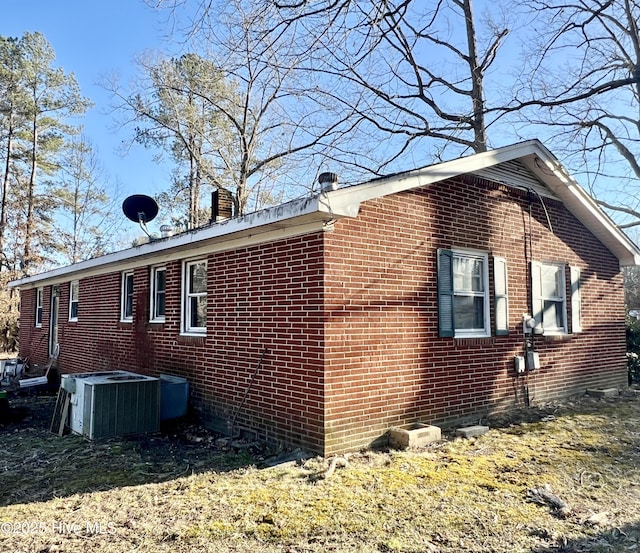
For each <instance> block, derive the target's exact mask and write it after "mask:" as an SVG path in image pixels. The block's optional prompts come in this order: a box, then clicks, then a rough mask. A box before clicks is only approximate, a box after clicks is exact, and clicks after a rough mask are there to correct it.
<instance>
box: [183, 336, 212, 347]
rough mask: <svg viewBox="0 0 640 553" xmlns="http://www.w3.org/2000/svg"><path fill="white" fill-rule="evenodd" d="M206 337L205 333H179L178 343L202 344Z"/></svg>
mask: <svg viewBox="0 0 640 553" xmlns="http://www.w3.org/2000/svg"><path fill="white" fill-rule="evenodd" d="M206 338H207V335H206V334H179V335H178V343H179V344H191V345H197V346H203V345H204V344H205V340H206Z"/></svg>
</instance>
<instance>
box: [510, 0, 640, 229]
mask: <svg viewBox="0 0 640 553" xmlns="http://www.w3.org/2000/svg"><path fill="white" fill-rule="evenodd" d="M526 7H527V9H528V10H529V16H530V18H531V19H532V25H531V28H533V29H537V33H536V34H535V36H534V37H531V36H529V37H527V38H528V45H527V46H528V50H525V51H526V52H528V53H527V55H526V56H525V57H524V58H523V61H522V67H523V70H522V77H521V79H520V82H519V88H518V90H517V91H516V94H515V100H514V101H513V103H512V104H511V109H513V110H514V111H517V112H518V113H519V114H520V117H521V121H523V124H524V125H526V129H527V130H526V132H527V133H530V132H531V124H534V125H536V128H537V130H538V131H539V132H541V133H543V134H545V135H547V136H548V139H547V141H548V142H549V144H550V145H551V146H552V148H553V150H554V151H555V152H556V153H557V154H558V155H559V156H560V157H562V159H563V161H564V162H565V164H567V165H568V166H569V167H570V168H571V169H572V171H573V172H574V173H576V174H580V175H581V178H583V179H585V180H586V181H587V182H588V184H589V186H590V188H591V191H592V193H593V194H594V195H595V196H596V197H601V198H602V199H601V200H600V204H601V205H602V206H603V207H605V208H607V209H610V210H612V212H613V214H614V215H615V216H616V219H617V220H618V221H619V222H620V223H621V225H620V226H621V227H623V228H631V227H634V226H637V225H640V194H639V192H640V191H639V190H638V187H637V185H636V184H635V183H637V181H638V179H640V163H639V162H638V159H639V156H640V34H639V32H638V21H639V20H640V3H639V2H637V1H634V0H606V1H600V0H598V1H589V2H587V1H586V0H579V1H576V2H566V1H564V0H561V1H556V0H548V1H547V0H532V1H530V2H527V4H526ZM605 195H606V196H607V198H610V199H608V200H607V201H605V200H604V197H605Z"/></svg>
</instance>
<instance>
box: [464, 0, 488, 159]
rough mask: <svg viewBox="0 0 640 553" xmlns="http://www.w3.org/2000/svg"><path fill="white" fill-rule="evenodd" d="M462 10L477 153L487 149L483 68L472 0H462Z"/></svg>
mask: <svg viewBox="0 0 640 553" xmlns="http://www.w3.org/2000/svg"><path fill="white" fill-rule="evenodd" d="M462 10H463V12H464V20H465V25H466V28H467V46H468V48H469V60H468V62H469V69H470V71H471V102H472V105H473V116H472V121H471V127H472V128H473V149H474V151H475V153H479V152H486V151H487V132H486V127H485V121H484V90H483V83H482V80H483V78H484V75H483V71H484V70H483V68H482V66H481V65H480V62H479V60H478V49H477V41H476V27H475V22H474V19H473V7H472V5H471V0H462Z"/></svg>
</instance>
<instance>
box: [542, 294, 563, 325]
mask: <svg viewBox="0 0 640 553" xmlns="http://www.w3.org/2000/svg"><path fill="white" fill-rule="evenodd" d="M562 312H563V310H562V302H557V301H549V300H545V301H544V310H543V312H542V325H543V326H544V327H545V328H564V321H563V320H562Z"/></svg>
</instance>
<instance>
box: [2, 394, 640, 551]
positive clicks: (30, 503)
mask: <svg viewBox="0 0 640 553" xmlns="http://www.w3.org/2000/svg"><path fill="white" fill-rule="evenodd" d="M36 401H41V402H43V403H46V401H47V399H46V398H44V399H43V398H41V399H39V400H36ZM551 413H553V414H551ZM512 415H513V414H512ZM522 420H529V421H534V422H518V421H522ZM44 422H45V421H44V417H43V419H42V420H38V418H37V417H36V418H35V419H34V420H32V421H30V423H29V425H27V424H26V423H23V424H22V425H20V426H18V427H17V431H16V430H15V429H13V430H12V428H11V427H8V428H5V429H4V430H2V429H0V436H1V437H2V445H1V446H0V448H2V453H1V454H2V456H1V457H0V479H1V481H0V493H1V494H2V495H1V496H0V505H2V507H0V523H4V524H2V526H1V527H0V529H1V531H0V551H7V552H9V551H10V552H15V553H18V552H22V551H25V552H27V551H28V552H42V553H44V552H54V551H65V552H71V553H75V552H82V553H93V552H112V551H113V552H118V553H121V552H129V551H139V552H170V551H171V552H192V551H202V552H205V551H206V552H217V551H237V552H246V551H251V552H252V553H268V552H291V553H293V552H320V551H335V552H347V551H349V552H354V551H361V552H381V551H382V552H389V551H397V552H407V553H408V552H424V551H427V552H428V551H433V552H436V551H440V552H473V551H476V552H490V551H494V552H519V551H522V552H540V553H543V552H552V551H557V552H560V551H563V552H578V551H584V552H587V551H588V552H628V551H638V550H640V524H639V522H638V518H639V516H640V515H638V509H639V508H640V474H639V472H640V468H639V467H638V466H637V465H638V460H639V458H640V457H639V453H640V398H639V397H637V396H635V395H632V394H627V395H625V396H624V397H623V398H620V399H616V400H593V399H590V400H586V399H585V400H581V401H577V402H571V403H569V402H567V403H565V404H563V405H559V406H554V407H548V408H547V409H545V410H544V411H539V410H532V411H529V412H520V413H516V414H515V417H514V416H511V417H509V418H507V417H501V418H500V419H495V420H493V421H491V422H492V423H493V425H494V426H497V427H495V428H493V429H492V430H491V431H490V432H489V433H488V434H486V435H485V436H483V437H481V438H478V439H475V440H447V441H444V442H441V443H439V444H436V445H434V446H432V447H428V448H425V449H423V450H419V451H407V452H394V451H390V452H374V451H364V452H360V453H358V454H354V455H351V456H350V457H349V462H348V465H347V466H346V467H344V468H338V469H337V470H336V472H335V473H334V474H333V475H332V476H331V477H330V478H326V479H324V478H322V475H323V474H324V472H325V470H326V468H327V466H328V460H324V459H320V458H312V459H309V460H307V461H306V462H304V463H300V464H295V463H290V464H286V465H280V466H276V467H274V468H267V469H261V468H259V466H260V459H259V458H258V457H255V456H250V455H248V454H246V453H244V454H241V453H234V452H230V451H222V450H220V449H219V448H216V447H215V446H214V445H213V443H212V441H211V438H210V437H208V436H207V435H206V434H202V435H201V436H199V438H198V440H184V437H183V438H182V439H181V438H180V437H173V436H171V435H165V436H158V437H153V438H144V439H137V440H111V441H109V442H106V443H101V444H93V443H89V442H86V441H84V440H82V439H81V438H79V437H76V436H67V437H64V438H58V437H57V436H54V435H52V434H49V433H48V431H46V429H44V428H42V425H43V424H44ZM39 425H40V427H39ZM20 459H24V465H22V466H20V467H17V466H15V463H17V462H19V460H20ZM544 486H546V488H545V489H546V491H547V492H549V493H553V494H555V495H556V496H557V497H558V498H560V499H562V501H564V502H565V503H566V504H567V505H568V508H567V509H566V512H565V513H560V512H559V511H558V510H557V509H555V508H554V507H553V505H551V504H548V503H542V504H540V503H537V502H535V501H533V499H535V497H534V496H532V494H531V490H532V489H534V488H542V487H544Z"/></svg>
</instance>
